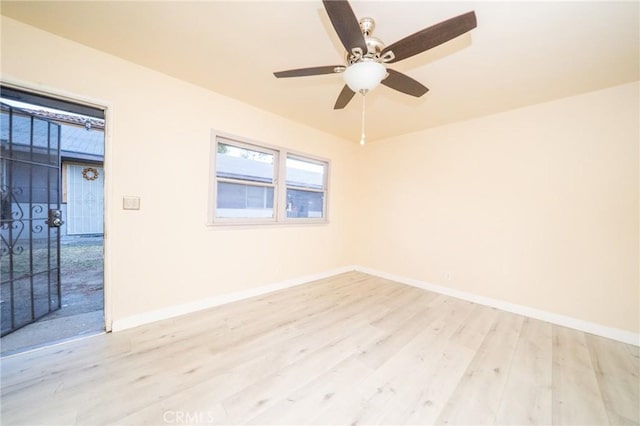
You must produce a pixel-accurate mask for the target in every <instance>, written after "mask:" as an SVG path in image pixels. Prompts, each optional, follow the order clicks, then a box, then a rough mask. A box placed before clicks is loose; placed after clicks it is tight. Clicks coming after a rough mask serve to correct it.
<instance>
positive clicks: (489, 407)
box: [1, 272, 640, 425]
mask: <svg viewBox="0 0 640 426" xmlns="http://www.w3.org/2000/svg"><path fill="white" fill-rule="evenodd" d="M639 364H640V358H639V354H638V348H637V347H634V346H630V345H626V344H623V343H619V342H615V341H612V340H608V339H605V338H601V337H597V336H593V335H588V334H585V333H582V332H578V331H575V330H571V329H567V328H563V327H558V326H554V325H551V324H549V323H545V322H542V321H537V320H532V319H528V318H525V317H522V316H518V315H514V314H511V313H507V312H503V311H499V310H496V309H492V308H487V307H483V306H480V305H476V304H473V303H469V302H465V301H461V300H457V299H454V298H451V297H447V296H443V295H439V294H435V293H430V292H427V291H424V290H420V289H417V288H413V287H409V286H405V285H402V284H398V283H394V282H391V281H388V280H384V279H381V278H376V277H372V276H368V275H365V274H361V273H356V272H353V273H347V274H342V275H338V276H335V277H332V278H329V279H325V280H321V281H317V282H314V283H310V284H306V285H302V286H298V287H294V288H291V289H287V290H283V291H280V292H277V293H272V294H269V295H266V296H262V297H257V298H253V299H249V300H246V301H241V302H237V303H233V304H229V305H225V306H221V307H218V308H214V309H210V310H206V311H202V312H198V313H195V314H191V315H187V316H183V317H179V318H175V319H171V320H167V321H163V322H158V323H155V324H150V325H147V326H143V327H138V328H136V329H132V330H127V331H122V332H119V333H113V334H108V335H101V336H96V337H92V338H89V339H85V340H82V341H77V342H72V343H67V344H64V345H60V346H55V347H50V348H47V349H43V350H39V351H35V352H31V353H26V354H22V355H18V356H13V357H9V358H3V359H2V365H1V367H2V393H1V397H2V400H1V402H2V408H1V410H2V424H3V425H13V424H29V425H33V424H82V425H89V424H90V425H94V424H96V425H97V424H119V425H120V424H122V425H128V424H130V425H142V424H154V425H155V424H187V423H189V424H194V423H195V424H238V423H244V424H341V425H343V424H344V425H352V424H394V425H395V424H540V425H547V424H567V425H568V424H572V425H578V424H579V425H585V424H593V425H605V424H638V423H640V414H639V402H638V401H639V387H640V384H639Z"/></svg>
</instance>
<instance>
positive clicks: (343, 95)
mask: <svg viewBox="0 0 640 426" xmlns="http://www.w3.org/2000/svg"><path fill="white" fill-rule="evenodd" d="M355 94H356V92H354V91H353V90H351V89H349V86H347V85H346V84H345V85H344V87H343V88H342V92H340V94H339V95H338V99H336V104H335V105H334V106H333V109H342V108H344V107H346V106H347V104H348V103H349V101H350V100H351V99H352V98H353V96H354V95H355Z"/></svg>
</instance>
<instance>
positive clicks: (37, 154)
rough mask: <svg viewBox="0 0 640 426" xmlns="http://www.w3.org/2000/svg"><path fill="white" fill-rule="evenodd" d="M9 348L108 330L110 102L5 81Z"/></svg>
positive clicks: (2, 258)
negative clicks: (75, 99) (93, 103)
mask: <svg viewBox="0 0 640 426" xmlns="http://www.w3.org/2000/svg"><path fill="white" fill-rule="evenodd" d="M0 89H1V94H0V107H1V111H0V118H1V120H2V122H1V125H0V139H1V152H0V189H1V195H2V197H1V202H2V205H1V229H0V236H1V246H0V267H1V272H0V311H1V312H0V314H1V318H0V328H1V334H2V337H1V338H0V346H1V352H2V355H3V356H4V355H8V354H11V353H16V352H20V351H23V350H27V349H32V348H35V347H39V346H43V345H48V344H51V343H53V342H58V341H61V340H66V339H74V338H78V337H79V336H85V335H90V334H95V333H100V332H103V331H104V326H105V321H104V272H103V271H104V255H103V253H104V240H103V229H104V228H103V223H104V217H103V212H104V197H103V188H104V168H103V164H104V140H105V139H104V127H105V126H104V125H105V120H104V111H103V110H101V109H97V108H93V107H88V106H86V105H82V104H76V103H72V102H68V101H65V100H60V99H55V98H50V97H47V96H41V95H36V94H32V93H29V92H25V91H21V90H16V89H13V88H9V87H5V86H1V87H0Z"/></svg>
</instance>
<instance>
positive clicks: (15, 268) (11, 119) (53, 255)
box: [0, 103, 62, 336]
mask: <svg viewBox="0 0 640 426" xmlns="http://www.w3.org/2000/svg"><path fill="white" fill-rule="evenodd" d="M0 139H1V145H2V147H1V152H0V167H1V168H0V189H1V195H2V198H1V201H2V205H1V218H0V219H1V224H2V226H1V231H0V233H1V237H2V238H1V240H2V241H1V246H0V266H1V274H0V308H1V317H0V328H1V333H2V336H4V335H6V334H8V333H11V332H12V331H15V330H17V329H18V328H20V327H23V326H25V325H27V324H29V323H32V322H34V321H36V320H37V319H39V318H42V317H43V316H45V315H47V314H49V313H51V312H53V311H55V310H58V309H60V306H61V295H60V225H61V224H62V218H61V211H60V198H61V195H60V125H58V124H56V123H53V122H50V121H48V120H44V119H41V118H38V117H35V116H33V115H31V114H29V113H28V112H26V111H23V110H21V109H19V108H14V107H12V106H9V105H6V104H4V103H3V104H2V105H1V122H0Z"/></svg>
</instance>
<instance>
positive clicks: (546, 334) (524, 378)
mask: <svg viewBox="0 0 640 426" xmlns="http://www.w3.org/2000/svg"><path fill="white" fill-rule="evenodd" d="M552 347H553V342H552V335H551V324H550V323H547V322H543V321H538V320H534V319H530V318H525V319H524V322H523V324H522V330H521V332H520V336H519V339H518V343H517V346H516V351H515V354H514V357H513V362H512V364H511V369H510V371H509V374H508V376H507V383H506V385H505V388H504V393H503V397H502V401H501V403H500V408H499V409H498V414H497V417H496V424H502V425H516V424H517V425H550V424H551V423H552V417H551V406H552V384H553V383H552V355H551V352H552Z"/></svg>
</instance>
